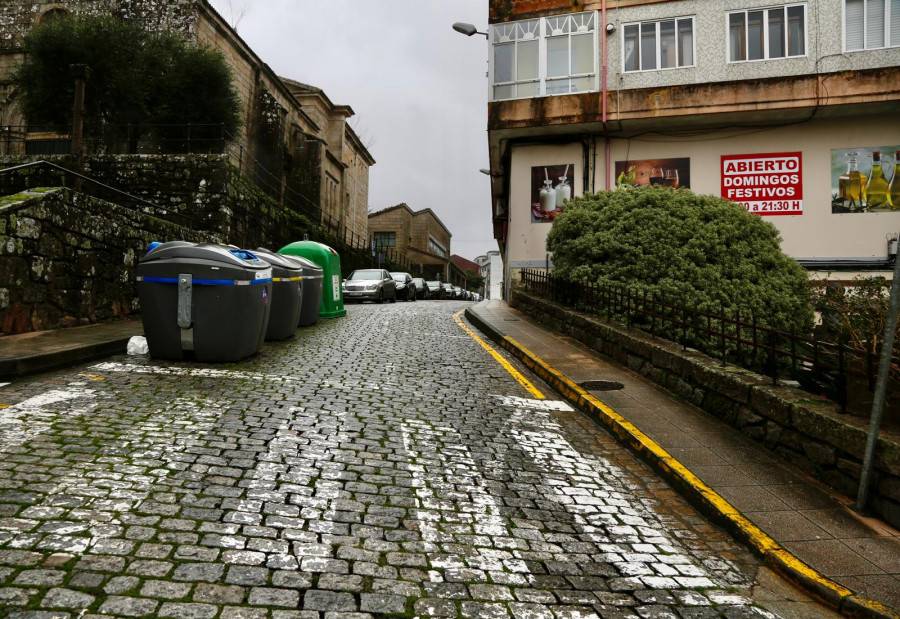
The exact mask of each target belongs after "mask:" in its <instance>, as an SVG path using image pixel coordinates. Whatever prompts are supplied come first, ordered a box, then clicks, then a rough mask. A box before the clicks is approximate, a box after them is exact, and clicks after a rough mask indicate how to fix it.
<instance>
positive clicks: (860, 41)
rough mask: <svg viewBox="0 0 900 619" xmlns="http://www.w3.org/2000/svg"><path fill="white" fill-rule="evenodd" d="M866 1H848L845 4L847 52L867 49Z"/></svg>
mask: <svg viewBox="0 0 900 619" xmlns="http://www.w3.org/2000/svg"><path fill="white" fill-rule="evenodd" d="M864 18H865V5H864V0H846V2H845V4H844V41H845V48H846V50H847V51H852V50H855V49H863V47H865V19H864Z"/></svg>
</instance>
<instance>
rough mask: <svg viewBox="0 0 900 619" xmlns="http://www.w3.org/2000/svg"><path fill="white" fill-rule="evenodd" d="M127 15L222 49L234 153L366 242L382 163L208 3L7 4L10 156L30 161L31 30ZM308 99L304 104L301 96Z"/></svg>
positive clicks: (3, 97)
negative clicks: (235, 106)
mask: <svg viewBox="0 0 900 619" xmlns="http://www.w3.org/2000/svg"><path fill="white" fill-rule="evenodd" d="M68 14H72V15H117V16H120V17H122V18H123V19H134V20H139V21H141V22H142V23H144V24H146V26H147V28H148V29H151V30H152V29H166V30H173V31H176V32H181V33H183V35H184V37H185V39H187V40H189V41H192V42H195V43H197V44H200V45H206V46H209V47H213V48H216V49H219V50H220V51H221V52H222V53H223V54H224V56H225V58H226V59H227V61H228V64H229V65H230V67H231V70H232V76H233V83H234V86H235V90H236V91H237V93H238V97H239V99H240V102H241V114H242V120H243V122H242V126H241V128H240V130H239V135H235V136H227V137H228V138H229V146H228V148H227V153H228V154H229V156H230V158H231V160H232V162H233V163H234V164H235V165H236V166H238V167H239V168H240V170H241V172H242V173H244V174H246V175H247V176H248V177H249V178H251V179H252V180H253V181H254V182H256V184H257V185H259V186H260V187H261V188H263V189H264V190H265V191H266V192H267V193H269V195H271V196H272V197H274V198H275V199H277V200H279V201H280V202H282V203H284V204H287V205H289V206H290V207H291V208H292V209H294V210H296V211H298V212H301V213H303V214H306V215H307V216H309V217H310V218H312V219H313V220H314V221H317V222H320V223H323V224H326V225H328V224H329V223H330V222H334V225H332V226H330V227H332V228H335V229H339V230H347V231H352V232H354V233H355V234H356V235H358V236H361V237H363V238H365V237H366V223H367V219H366V216H365V214H366V211H367V202H368V174H369V167H370V166H372V165H374V163H375V160H374V158H373V157H372V155H371V154H370V153H369V152H368V150H367V149H366V147H365V146H364V145H363V144H362V142H361V141H360V140H359V138H358V137H357V136H356V134H355V133H354V132H353V130H352V128H351V127H350V126H349V125H348V124H347V119H348V118H350V117H351V116H352V115H353V110H352V109H351V108H350V107H349V106H342V105H334V104H332V103H331V101H329V100H328V98H327V97H326V96H325V95H324V93H322V91H321V90H319V89H315V88H312V87H309V86H305V85H303V84H300V83H299V82H292V81H290V80H285V79H283V78H280V77H279V76H278V75H276V74H275V73H274V72H273V71H272V70H271V69H270V68H269V66H268V65H267V64H266V63H265V62H264V61H263V60H262V59H261V58H259V56H257V55H256V53H255V52H254V51H253V49H251V48H250V46H249V45H247V44H246V42H244V41H243V39H241V37H240V36H239V35H238V34H237V32H236V31H235V30H234V29H233V28H232V27H231V26H230V25H229V24H228V23H227V22H226V21H225V20H224V19H223V18H222V16H221V15H219V14H218V13H217V12H216V11H215V9H213V8H212V6H211V5H210V4H209V3H208V2H207V1H206V0H65V1H59V2H34V1H27V0H4V2H3V3H2V4H0V127H2V128H3V130H2V131H3V132H2V134H0V156H4V155H21V154H24V144H25V139H24V138H25V134H26V133H27V126H26V125H27V119H24V118H23V117H22V115H21V112H20V111H19V110H18V108H17V106H16V92H15V91H14V89H13V86H12V84H11V83H10V80H9V76H10V74H11V73H12V71H13V70H14V69H15V67H16V66H17V65H18V64H19V63H20V62H21V61H22V58H23V53H22V38H23V36H24V35H25V33H26V32H28V30H29V29H31V28H32V27H33V26H35V25H36V24H39V23H41V22H42V21H43V20H46V19H48V18H50V17H54V16H60V15H68ZM301 98H302V99H303V102H302V103H301V101H300V99H301Z"/></svg>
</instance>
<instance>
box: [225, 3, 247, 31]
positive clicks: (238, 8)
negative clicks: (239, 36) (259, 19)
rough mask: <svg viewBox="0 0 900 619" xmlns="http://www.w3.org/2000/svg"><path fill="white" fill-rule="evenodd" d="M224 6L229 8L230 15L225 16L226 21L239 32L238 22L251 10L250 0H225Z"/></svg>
mask: <svg viewBox="0 0 900 619" xmlns="http://www.w3.org/2000/svg"><path fill="white" fill-rule="evenodd" d="M223 1H224V4H223V8H225V9H227V12H228V16H227V17H226V18H225V19H226V21H228V23H229V24H230V25H231V27H232V28H234V30H235V32H237V29H238V24H240V23H241V20H243V19H244V17H246V16H247V13H249V12H250V2H249V0H238V1H237V2H236V1H235V0H223Z"/></svg>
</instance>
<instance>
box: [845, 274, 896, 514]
mask: <svg viewBox="0 0 900 619" xmlns="http://www.w3.org/2000/svg"><path fill="white" fill-rule="evenodd" d="M898 313H900V258H896V257H895V258H894V280H893V281H892V282H891V300H890V302H889V305H888V315H887V319H886V320H885V325H884V337H882V339H881V360H880V363H879V364H878V377H877V379H876V381H875V397H874V399H873V401H872V416H871V418H870V420H869V437H868V439H867V440H866V454H865V457H864V458H863V468H862V475H861V476H860V480H859V492H858V493H857V496H856V509H857V511H859V512H864V511H865V509H866V505H867V504H868V502H869V484H870V483H871V481H872V469H873V468H874V467H875V448H876V447H877V446H878V431H879V430H880V429H881V418H882V416H883V414H884V400H885V395H886V392H887V382H888V376H889V374H890V370H891V360H892V358H893V354H894V335H895V334H896V333H897V314H898Z"/></svg>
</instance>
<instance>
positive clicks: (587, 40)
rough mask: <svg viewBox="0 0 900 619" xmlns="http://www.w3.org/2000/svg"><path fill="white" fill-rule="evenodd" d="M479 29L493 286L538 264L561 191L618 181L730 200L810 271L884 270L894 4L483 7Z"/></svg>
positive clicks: (895, 147) (894, 85) (874, 0)
mask: <svg viewBox="0 0 900 619" xmlns="http://www.w3.org/2000/svg"><path fill="white" fill-rule="evenodd" d="M490 22H491V23H490V26H489V29H488V40H489V45H490V61H489V67H490V69H489V93H488V97H489V103H488V110H489V114H488V119H489V120H488V136H489V148H490V162H491V168H490V171H491V179H492V182H491V186H492V205H491V208H492V213H493V223H494V236H495V238H496V239H497V241H498V244H499V247H500V251H501V254H502V257H503V262H504V265H505V269H506V270H507V276H506V278H505V281H506V285H507V286H508V285H509V282H510V281H511V279H515V278H516V277H517V273H518V271H519V270H521V269H522V268H531V267H545V266H546V265H547V264H548V256H547V254H546V249H545V248H546V237H547V233H548V231H549V229H550V223H551V222H552V220H553V218H554V217H555V216H556V215H558V214H559V213H560V212H561V211H562V210H564V209H565V201H566V200H567V199H568V198H569V197H571V196H579V195H582V194H583V193H585V192H592V191H601V190H606V189H613V188H615V187H616V184H617V180H618V181H619V182H621V183H626V184H636V185H647V184H663V185H668V186H671V187H675V188H677V187H689V188H690V189H691V190H692V191H694V192H696V193H703V194H715V195H721V196H723V197H725V198H727V199H729V200H732V201H735V202H738V203H741V204H743V205H745V207H746V208H747V209H748V210H749V211H750V212H753V213H756V214H757V215H759V216H760V217H766V218H767V219H768V220H769V221H771V222H772V223H773V224H774V225H775V226H776V227H777V228H778V229H779V231H780V233H781V236H782V239H783V243H782V248H783V249H784V251H785V252H786V253H787V254H789V255H790V256H792V257H794V258H795V259H797V260H798V261H799V262H800V263H801V264H802V265H803V266H805V267H806V268H807V269H809V270H810V272H811V274H818V275H823V276H824V275H826V274H828V273H834V274H838V277H839V278H840V279H848V278H850V277H852V276H853V275H854V274H860V273H861V274H873V273H888V272H890V269H891V264H892V263H891V257H892V255H893V254H894V253H895V252H896V243H892V242H891V239H895V238H896V235H897V232H898V231H900V192H898V190H900V178H898V177H896V176H895V169H896V164H897V162H898V157H900V0H806V1H803V2H778V1H775V0H718V1H717V2H709V1H704V0H618V1H614V0H586V1H584V2H574V3H573V2H569V1H563V0H491V1H490ZM892 183H893V184H892ZM892 191H894V192H898V193H895V194H892V193H891V192H892ZM891 196H894V197H893V198H892V197H891ZM895 202H896V203H895ZM551 264H552V263H551Z"/></svg>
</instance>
